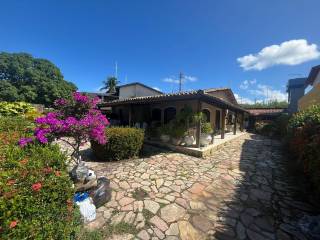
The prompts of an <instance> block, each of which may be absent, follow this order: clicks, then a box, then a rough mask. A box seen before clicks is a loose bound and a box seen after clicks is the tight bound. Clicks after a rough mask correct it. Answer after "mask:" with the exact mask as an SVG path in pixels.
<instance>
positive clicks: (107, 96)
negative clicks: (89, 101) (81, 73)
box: [81, 92, 118, 102]
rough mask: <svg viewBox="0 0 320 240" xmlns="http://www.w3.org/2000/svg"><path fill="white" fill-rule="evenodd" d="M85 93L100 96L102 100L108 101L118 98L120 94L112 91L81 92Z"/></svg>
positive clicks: (90, 95) (92, 96)
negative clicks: (117, 94) (111, 92)
mask: <svg viewBox="0 0 320 240" xmlns="http://www.w3.org/2000/svg"><path fill="white" fill-rule="evenodd" d="M81 93H83V94H86V95H88V96H89V97H91V98H95V97H98V98H99V99H100V102H107V101H112V100H116V99H118V96H116V95H114V94H110V93H93V92H81Z"/></svg>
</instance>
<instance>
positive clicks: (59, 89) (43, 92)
mask: <svg viewBox="0 0 320 240" xmlns="http://www.w3.org/2000/svg"><path fill="white" fill-rule="evenodd" d="M76 89H77V88H76V86H75V85H74V84H73V83H71V82H68V81H66V80H65V79H64V77H63V75H62V74H61V72H60V69H59V68H58V67H56V66H55V65H54V64H53V63H51V62H50V61H48V60H45V59H39V58H34V57H32V56H31V55H30V54H26V53H12V54H11V53H5V52H1V53H0V101H10V102H12V101H26V102H30V103H39V104H44V105H46V106H52V104H53V102H54V101H55V100H56V99H58V98H65V97H67V96H70V93H71V92H74V91H76Z"/></svg>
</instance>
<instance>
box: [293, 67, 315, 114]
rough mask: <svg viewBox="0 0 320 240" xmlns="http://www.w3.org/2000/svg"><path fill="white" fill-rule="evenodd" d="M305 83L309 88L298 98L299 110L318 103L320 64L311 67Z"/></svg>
mask: <svg viewBox="0 0 320 240" xmlns="http://www.w3.org/2000/svg"><path fill="white" fill-rule="evenodd" d="M305 85H306V86H310V89H309V91H307V93H306V94H305V95H304V96H302V97H301V98H300V99H299V101H298V109H299V110H304V109H306V108H308V107H310V106H311V105H314V104H320V65H318V66H315V67H313V68H312V69H311V71H310V73H309V76H308V78H307V79H306V83H305ZM307 89H308V88H307Z"/></svg>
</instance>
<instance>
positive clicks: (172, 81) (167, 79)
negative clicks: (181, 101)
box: [162, 77, 179, 84]
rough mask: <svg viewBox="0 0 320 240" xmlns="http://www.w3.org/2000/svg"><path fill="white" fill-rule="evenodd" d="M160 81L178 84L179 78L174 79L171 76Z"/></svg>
mask: <svg viewBox="0 0 320 240" xmlns="http://www.w3.org/2000/svg"><path fill="white" fill-rule="evenodd" d="M162 81H164V82H167V83H176V84H179V80H178V79H174V78H172V77H168V78H164V79H163V80H162Z"/></svg>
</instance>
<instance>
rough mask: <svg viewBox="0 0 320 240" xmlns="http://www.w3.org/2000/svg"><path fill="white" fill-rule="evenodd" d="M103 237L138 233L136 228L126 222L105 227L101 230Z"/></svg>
mask: <svg viewBox="0 0 320 240" xmlns="http://www.w3.org/2000/svg"><path fill="white" fill-rule="evenodd" d="M103 233H104V236H105V237H110V236H112V235H114V234H119V235H120V234H133V235H136V234H137V233H138V231H137V229H136V227H135V226H134V225H133V224H129V223H126V222H120V223H118V224H114V225H106V227H105V228H104V230H103Z"/></svg>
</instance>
